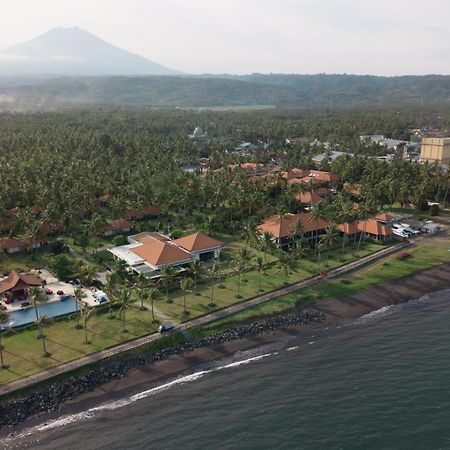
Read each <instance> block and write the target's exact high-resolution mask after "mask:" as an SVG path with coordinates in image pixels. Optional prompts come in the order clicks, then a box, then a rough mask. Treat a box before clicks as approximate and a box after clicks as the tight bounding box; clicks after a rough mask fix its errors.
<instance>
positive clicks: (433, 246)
mask: <svg viewBox="0 0 450 450" xmlns="http://www.w3.org/2000/svg"><path fill="white" fill-rule="evenodd" d="M449 248H450V239H449V238H448V237H442V238H441V237H434V238H424V239H422V240H421V241H420V242H419V243H418V244H417V245H416V246H415V247H414V248H412V249H408V253H411V255H412V258H409V259H398V258H397V257H396V256H395V255H394V256H390V257H389V258H387V259H383V260H382V261H381V262H379V263H377V264H376V265H375V266H372V267H370V268H369V269H361V270H360V271H358V272H356V273H353V274H351V275H346V276H343V277H339V278H336V279H334V280H324V281H323V282H321V283H320V284H318V285H316V286H314V287H310V288H307V289H304V290H302V291H299V292H295V293H292V294H289V295H286V296H282V297H278V298H276V299H274V300H270V301H268V302H267V303H264V304H262V305H258V306H256V307H254V308H249V309H247V310H245V311H242V312H240V313H237V314H234V315H232V316H229V317H227V318H226V319H223V320H220V321H217V322H215V323H213V324H210V325H207V326H205V327H202V329H201V330H200V334H209V333H212V332H215V331H217V330H218V329H221V328H225V327H227V326H229V325H230V324H232V323H235V322H239V321H242V320H246V319H249V318H252V317H258V316H264V315H268V314H272V313H274V312H278V311H283V310H286V309H290V308H293V307H294V306H307V305H308V304H310V303H312V302H313V301H314V300H316V299H318V298H325V297H340V296H344V295H349V294H352V293H354V292H356V291H360V290H362V289H364V288H367V287H369V286H373V285H377V284H381V283H383V282H387V281H391V280H394V279H397V278H401V277H403V276H407V275H412V274H414V273H416V272H419V271H422V270H426V269H429V268H431V267H434V266H436V265H439V264H441V263H443V262H447V261H450V252H449V251H448V249H449Z"/></svg>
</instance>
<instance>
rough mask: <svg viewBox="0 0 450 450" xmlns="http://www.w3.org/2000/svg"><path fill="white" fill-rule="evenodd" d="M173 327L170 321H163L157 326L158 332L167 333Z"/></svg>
mask: <svg viewBox="0 0 450 450" xmlns="http://www.w3.org/2000/svg"><path fill="white" fill-rule="evenodd" d="M174 328H175V327H174V325H173V324H171V323H163V324H162V325H160V326H159V327H158V333H167V332H168V331H170V330H173V329H174Z"/></svg>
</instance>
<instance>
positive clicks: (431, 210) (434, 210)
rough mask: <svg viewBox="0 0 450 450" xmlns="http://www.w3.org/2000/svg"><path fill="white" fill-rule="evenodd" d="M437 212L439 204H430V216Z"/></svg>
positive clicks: (435, 214)
mask: <svg viewBox="0 0 450 450" xmlns="http://www.w3.org/2000/svg"><path fill="white" fill-rule="evenodd" d="M438 214H439V206H438V205H431V206H430V216H437V215H438Z"/></svg>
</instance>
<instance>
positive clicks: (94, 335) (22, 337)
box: [0, 307, 158, 384]
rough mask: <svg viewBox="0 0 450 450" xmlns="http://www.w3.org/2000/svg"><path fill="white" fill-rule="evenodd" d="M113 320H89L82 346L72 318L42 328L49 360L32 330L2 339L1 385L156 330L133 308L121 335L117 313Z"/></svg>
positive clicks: (81, 335)
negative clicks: (44, 355)
mask: <svg viewBox="0 0 450 450" xmlns="http://www.w3.org/2000/svg"><path fill="white" fill-rule="evenodd" d="M115 316H116V317H115V318H114V319H108V318H107V314H106V312H102V313H100V312H99V313H98V314H94V315H93V316H92V317H91V318H90V319H89V322H88V338H89V341H90V343H89V344H84V343H83V341H84V330H79V329H76V328H75V324H76V321H75V319H74V318H70V319H69V318H66V319H59V320H57V321H55V322H54V323H53V324H51V325H50V326H48V327H46V328H45V335H46V336H47V350H48V351H49V352H50V353H51V356H50V357H48V358H44V357H42V356H41V354H42V341H41V340H40V339H37V338H36V336H37V330H36V329H35V328H24V329H22V330H20V329H19V330H17V331H16V332H15V334H13V335H11V336H7V335H3V338H2V343H3V346H4V358H5V363H6V364H7V365H9V368H8V369H3V370H0V384H3V383H7V382H9V381H12V380H14V379H16V378H22V377H25V376H27V375H31V374H33V373H36V372H40V371H42V370H44V369H47V368H49V367H53V366H57V365H59V364H62V363H64V362H67V361H71V360H74V359H77V358H81V357H83V356H86V355H88V354H90V353H94V352H98V351H100V350H103V349H105V348H108V347H113V346H115V345H118V344H121V343H122V342H125V341H128V340H130V339H135V338H137V337H139V336H143V335H146V334H149V333H151V332H153V331H156V329H157V326H158V325H157V324H153V323H152V318H151V313H150V311H148V310H147V311H140V310H139V308H137V307H133V308H129V309H128V310H127V313H126V319H127V320H126V329H127V332H126V333H122V332H121V327H122V322H121V321H120V320H119V318H118V317H117V313H115Z"/></svg>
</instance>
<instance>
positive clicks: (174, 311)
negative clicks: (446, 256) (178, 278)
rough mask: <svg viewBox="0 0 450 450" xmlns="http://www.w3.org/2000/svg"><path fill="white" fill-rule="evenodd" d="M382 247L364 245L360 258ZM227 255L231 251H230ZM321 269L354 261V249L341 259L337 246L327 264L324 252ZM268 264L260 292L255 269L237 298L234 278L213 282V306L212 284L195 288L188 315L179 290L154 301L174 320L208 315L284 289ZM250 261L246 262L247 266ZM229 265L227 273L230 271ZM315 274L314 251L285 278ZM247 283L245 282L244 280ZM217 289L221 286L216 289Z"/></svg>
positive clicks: (290, 281)
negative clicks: (211, 304) (211, 300)
mask: <svg viewBox="0 0 450 450" xmlns="http://www.w3.org/2000/svg"><path fill="white" fill-rule="evenodd" d="M243 246H244V244H242V243H239V244H237V245H235V246H233V247H232V249H231V251H233V252H236V253H237V252H238V250H239V248H241V247H243ZM382 248H383V246H381V245H379V244H373V243H369V242H368V243H365V244H363V245H362V246H361V250H360V257H363V256H366V255H369V254H371V253H374V252H377V251H380V250H381V249H382ZM250 251H251V252H252V254H253V255H257V254H258V253H260V252H257V251H256V250H254V249H250ZM229 252H230V250H229ZM322 258H323V259H322V263H321V270H331V269H333V268H336V267H338V266H341V265H342V264H345V263H348V262H350V261H354V260H356V259H357V258H356V255H355V254H354V248H353V247H351V246H348V247H347V249H346V252H345V257H344V259H343V260H342V259H341V248H340V247H337V248H335V249H334V250H331V251H330V256H329V259H328V265H327V253H326V252H323V255H322ZM267 261H268V262H270V263H272V265H271V266H270V267H269V268H268V269H267V270H266V271H265V273H264V274H262V275H261V289H262V292H260V291H259V283H258V273H257V271H256V270H249V271H248V272H247V273H245V275H243V276H242V280H241V285H240V293H239V294H240V296H241V298H237V276H236V275H231V276H227V277H225V278H224V279H223V280H221V281H220V283H216V287H215V289H214V301H213V303H214V305H213V306H210V305H209V303H210V298H211V290H212V283H211V282H209V280H207V281H206V282H205V283H204V284H203V283H202V284H199V285H198V287H197V292H195V293H190V294H188V295H186V305H187V310H188V311H189V314H188V315H184V314H183V310H184V306H183V303H184V297H183V294H182V292H181V291H180V290H178V291H176V292H174V293H172V294H170V299H171V301H172V302H171V303H166V302H165V301H164V300H163V299H160V300H159V301H158V302H157V306H158V308H159V309H160V310H161V311H163V312H164V313H165V314H167V315H169V316H170V317H172V318H173V319H174V320H176V321H180V322H181V321H186V320H189V319H192V318H194V317H198V316H200V315H204V314H207V313H209V312H212V311H215V310H217V309H221V308H224V307H226V306H229V305H232V304H234V303H236V302H240V301H244V300H247V299H250V298H252V297H255V296H257V295H259V294H261V293H264V292H270V291H273V290H276V289H279V288H281V287H283V286H284V274H283V273H282V272H281V271H280V270H279V269H278V268H277V266H276V263H275V261H276V258H275V257H274V256H272V255H270V259H269V257H268V258H267ZM251 264H252V261H250V262H249V265H251ZM231 270H232V267H231V266H230V267H229V269H228V271H231ZM316 274H317V262H316V257H315V255H314V251H313V250H311V252H310V255H309V256H308V257H306V258H302V259H299V261H298V268H297V269H296V270H295V271H294V272H291V273H290V274H289V276H288V278H287V283H288V284H293V283H297V282H299V281H303V280H306V279H307V278H310V277H312V276H314V275H316ZM244 280H247V281H244ZM219 286H220V287H219Z"/></svg>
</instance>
